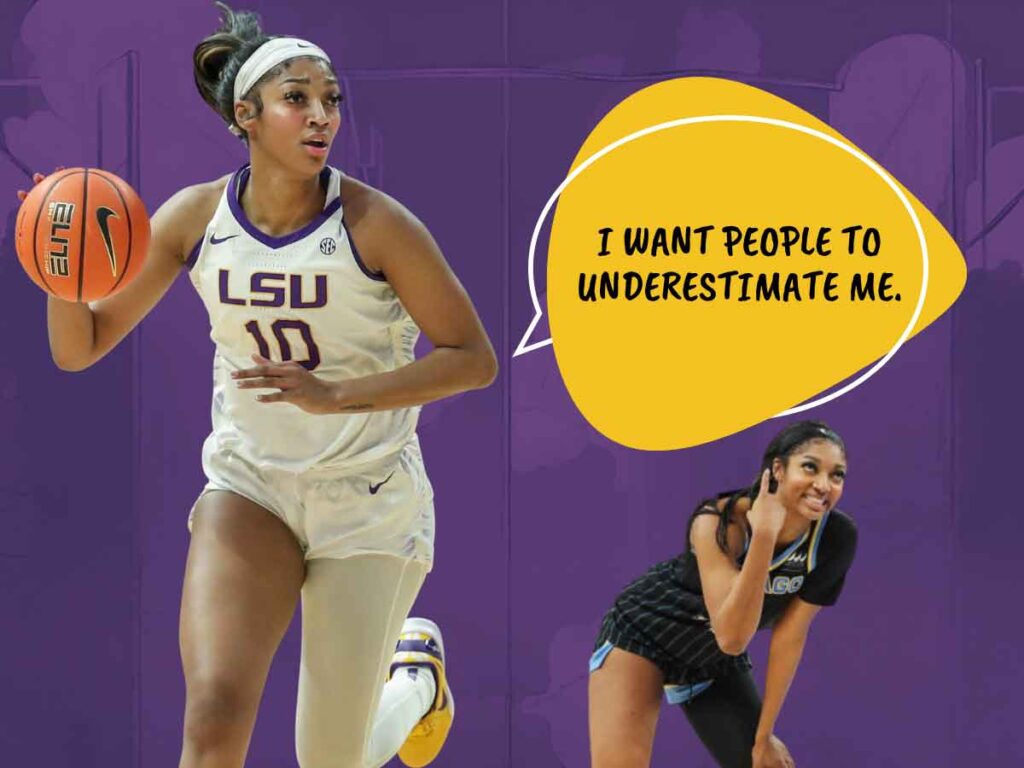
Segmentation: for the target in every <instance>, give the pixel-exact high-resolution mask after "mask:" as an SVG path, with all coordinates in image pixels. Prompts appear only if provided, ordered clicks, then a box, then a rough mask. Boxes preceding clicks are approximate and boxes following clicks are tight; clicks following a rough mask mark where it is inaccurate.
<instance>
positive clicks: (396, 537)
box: [36, 4, 496, 768]
mask: <svg viewBox="0 0 1024 768" xmlns="http://www.w3.org/2000/svg"><path fill="white" fill-rule="evenodd" d="M218 5H219V6H220V8H221V12H222V26H221V28H220V29H219V30H218V31H217V32H216V33H215V34H213V35H211V36H210V37H208V38H206V39H205V40H203V41H202V42H201V43H199V45H198V46H197V47H196V49H195V54H194V65H195V80H196V84H197V86H198V88H199V92H200V93H201V94H202V96H203V98H204V99H205V100H206V101H207V102H208V103H209V104H210V105H211V106H212V107H213V108H214V109H215V110H216V111H217V113H218V114H219V115H220V116H221V117H222V118H223V120H224V121H225V123H226V124H227V126H228V127H229V129H230V130H231V131H232V132H234V133H235V134H236V135H238V136H239V137H240V138H241V140H242V141H244V142H245V143H246V145H247V146H248V149H249V155H250V159H249V163H248V164H247V165H246V166H245V167H243V168H242V169H240V170H239V171H237V172H235V173H233V174H231V175H230V176H226V177H223V178H220V179H218V180H216V181H212V182H209V183H205V184H199V185H196V186H193V187H188V188H186V189H184V190H182V191H180V192H179V193H177V194H176V195H174V196H173V197H172V198H171V199H170V200H168V201H167V202H166V203H165V204H164V205H163V206H161V207H160V209H159V210H158V211H157V212H156V214H155V215H154V217H153V220H152V243H151V247H150V250H149V254H148V258H147V260H146V263H145V267H144V270H143V272H142V273H141V274H140V275H139V277H138V278H137V279H136V280H135V281H134V282H133V283H132V284H130V285H129V286H128V287H126V288H125V289H124V290H123V291H122V292H121V293H119V294H117V295H115V296H113V297H111V298H109V299H105V300H103V301H99V302H96V303H94V304H92V305H85V304H76V303H68V302H64V301H61V300H59V299H56V298H50V299H49V304H48V321H49V334H50V345H51V349H52V353H53V357H54V360H55V361H56V363H57V364H58V365H59V366H60V367H61V368H63V369H65V370H74V371H77V370H82V369H84V368H87V367H89V366H90V365H92V364H93V363H95V362H97V361H98V360H99V359H100V358H102V357H103V356H104V355H106V354H107V353H108V352H109V351H110V350H111V349H113V348H114V346H116V345H117V343H118V342H119V341H120V340H121V339H122V338H124V337H125V336H126V335H127V334H128V333H129V332H130V331H131V330H132V328H134V327H135V325H136V324H137V323H138V322H139V321H140V320H142V318H144V317H145V316H146V314H147V313H148V312H149V311H150V310H151V309H152V308H153V307H154V306H155V305H156V304H157V302H158V301H159V300H160V298H161V297H162V296H163V295H164V293H165V292H166V291H167V289H168V288H169V287H170V285H171V283H172V282H173V281H174V279H175V277H176V276H177V275H178V273H179V272H180V271H181V269H182V267H183V266H187V268H188V269H189V270H190V276H191V280H192V283H193V284H194V286H195V288H196V290H197V291H198V292H199V295H200V296H201V297H202V300H203V302H204V304H205V305H206V308H207V310H208V312H209V316H210V323H211V326H212V338H213V340H214V342H215V345H216V353H215V357H214V365H213V368H214V392H213V430H212V432H211V434H210V436H209V437H208V439H207V440H206V442H205V444H204V446H203V456H202V459H203V468H204V470H205V473H206V476H207V478H208V482H207V484H206V487H205V489H204V490H203V492H202V494H201V496H200V497H199V499H198V501H197V502H196V504H195V506H194V508H193V510H192V513H191V515H190V519H189V524H190V529H191V532H192V537H191V542H190V546H189V554H188V562H187V565H186V569H185V580H184V591H183V594H182V604H181V627H180V642H181V654H182V661H183V664H184V671H185V679H186V689H187V698H186V705H185V718H184V720H185V723H184V739H183V748H182V754H181V762H180V766H181V768H215V767H216V768H228V766H242V765H243V763H244V761H245V756H246V752H247V749H248V745H249V740H250V736H251V733H252V729H253V724H254V721H255V718H256V710H257V706H258V703H259V700H260V696H261V693H262V690H263V686H264V681H265V679H266V675H267V672H268V669H269V666H270V663H271V659H272V657H273V655H274V653H275V650H276V649H277V647H278V644H279V642H280V640H281V638H282V636H283V635H284V633H285V630H286V629H287V627H288V624H289V622H290V620H291V617H292V615H293V612H294V609H295V607H296V604H297V603H298V601H299V597H300V595H301V598H302V612H303V617H302V635H303V636H302V659H301V669H300V677H299V695H298V707H297V714H296V722H297V735H296V740H297V752H298V759H299V763H300V764H301V766H302V767H303V768H364V767H366V766H380V765H383V764H384V763H386V762H387V761H388V760H390V759H391V757H392V756H393V755H394V754H395V753H396V752H398V754H399V756H400V757H401V759H402V760H403V762H405V764H407V765H410V766H421V765H427V764H428V763H430V762H431V761H432V760H433V759H434V757H435V756H436V755H437V753H438V751H439V750H440V749H441V746H442V744H443V743H444V740H445V737H446V736H447V733H448V729H449V727H450V725H451V722H452V717H453V714H454V702H453V699H452V694H451V691H450V689H449V687H448V685H447V683H446V679H445V671H444V650H443V645H442V640H441V635H440V632H439V631H438V629H437V627H436V626H435V625H434V624H433V623H432V622H430V621H427V620H425V619H408V620H406V617H407V615H408V613H409V610H410V608H411V607H412V605H413V601H414V600H415V598H416V595H417V592H418V591H419V589H420V586H421V584H422V583H423V579H424V577H425V575H426V573H427V571H428V570H429V569H430V567H431V561H432V554H433V533H434V521H433V518H434V512H433V492H432V490H431V486H430V482H429V480H428V478H427V475H426V473H425V471H424V466H423V460H422V458H421V456H420V449H419V444H418V442H417V438H416V420H417V415H418V411H419V406H420V405H422V404H423V403H428V402H431V401H433V400H437V399H439V398H443V397H447V396H449V395H453V394H455V393H458V392H462V391H465V390H470V389H474V388H480V387H485V386H487V385H488V384H490V383H491V381H493V379H494V377H495V374H496V361H495V356H494V352H493V350H492V348H491V344H490V342H489V340H488V338H487V335H486V333H485V331H484V329H483V327H482V325H481V323H480V320H479V318H478V317H477V314H476V312H475V310H474V309H473V306H472V304H471V302H470V300H469V298H468V297H467V295H466V293H465V291H464V290H463V288H462V286H461V285H460V284H459V281H458V280H457V279H456V277H455V276H454V275H453V274H452V272H451V271H450V270H449V268H448V266H447V265H446V263H445V261H444V258H443V257H442V255H441V253H440V251H439V250H438V247H437V245H436V244H435V243H434V240H433V239H432V238H431V236H430V234H429V233H428V232H427V230H426V229H425V228H424V226H423V225H422V224H421V223H420V222H419V221H418V220H417V219H416V218H415V217H414V216H413V215H412V214H410V213H409V212H408V211H407V210H406V209H405V208H403V207H402V205H401V204H399V203H398V202H396V201H395V200H393V199H391V198H390V197H388V196H387V195H385V194H383V193H381V192H379V191H377V190H375V189H372V188H370V187H369V186H367V185H365V184H362V183H360V182H359V181H356V180H355V179H352V178H350V177H348V176H345V175H344V174H343V173H341V172H340V171H338V170H336V169H334V168H331V167H329V166H328V165H327V164H326V163H327V155H328V153H329V151H330V148H331V144H332V142H333V140H334V138H335V136H336V134H337V132H338V129H339V122H340V113H339V103H340V102H341V99H342V94H341V92H340V91H339V88H338V79H337V76H336V74H335V71H334V69H333V67H332V65H331V62H330V59H329V58H328V56H327V54H326V53H325V52H324V51H323V50H321V49H320V48H318V47H317V46H316V45H313V44H312V43H309V42H307V41H304V40H298V39H295V38H287V37H278V38H270V37H268V36H267V35H265V34H264V33H263V31H262V30H261V29H260V24H259V19H258V17H257V16H256V15H254V14H252V13H248V12H238V13H235V12H232V11H231V10H230V9H229V8H228V7H227V6H225V5H222V4H218ZM36 178H37V181H38V179H39V178H40V177H38V176H37V177H36ZM421 329H422V331H423V332H424V333H426V335H427V337H428V338H429V339H430V341H431V342H433V345H434V349H433V350H432V351H431V352H430V353H429V354H427V355H425V356H424V357H422V358H421V359H419V360H414V357H413V347H414V344H415V342H416V339H417V336H418V335H419V332H420V330H421ZM403 623H404V626H403ZM396 648H397V650H396ZM386 678H387V679H388V682H387V683H386V684H385V685H383V687H382V683H383V681H384V680H385V679H386Z"/></svg>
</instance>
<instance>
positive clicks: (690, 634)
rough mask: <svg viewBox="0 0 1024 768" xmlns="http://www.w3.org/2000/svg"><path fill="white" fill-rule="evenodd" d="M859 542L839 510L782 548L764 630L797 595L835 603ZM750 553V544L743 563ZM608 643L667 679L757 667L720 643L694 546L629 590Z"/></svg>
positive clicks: (611, 619)
mask: <svg viewBox="0 0 1024 768" xmlns="http://www.w3.org/2000/svg"><path fill="white" fill-rule="evenodd" d="M747 542H748V543H749V537H748V539H747ZM856 546H857V528H856V526H855V525H854V522H853V520H851V519H850V517H849V516H848V515H846V514H845V513H843V512H841V511H839V510H838V509H836V510H830V511H829V512H827V513H826V514H825V515H824V516H823V517H822V518H821V520H819V521H816V522H815V523H813V524H812V525H811V527H810V528H809V529H808V530H807V532H806V533H805V534H804V535H803V536H801V537H800V538H799V539H797V540H796V541H794V542H790V543H789V544H787V545H785V546H783V547H781V548H779V549H777V550H776V553H775V555H774V557H773V558H772V565H771V568H770V570H769V573H768V577H767V579H766V582H765V586H764V589H765V598H764V606H763V608H762V611H761V619H760V621H759V623H758V628H759V629H762V628H764V627H769V626H771V625H772V624H774V623H775V621H776V620H777V619H778V618H779V616H781V615H782V613H783V611H784V610H785V609H786V606H787V605H788V604H789V603H790V602H791V601H792V600H793V598H794V597H798V596H799V597H800V599H801V600H804V601H805V602H808V603H812V604H814V605H822V606H824V605H832V604H834V603H835V602H836V600H837V599H838V597H839V594H840V592H841V591H842V589H843V584H844V581H845V578H846V572H847V570H848V569H849V567H850V564H851V563H852V562H853V556H854V552H855V551H856ZM745 555H746V546H744V551H743V554H742V555H741V556H740V558H739V559H740V563H741V564H742V561H743V559H744V557H745ZM605 641H609V642H611V643H612V645H614V646H616V647H618V648H622V649H623V650H627V651H630V652H632V653H636V654H638V655H640V656H643V657H645V658H647V659H650V660H651V661H653V662H654V663H655V664H656V665H657V666H658V667H659V668H660V669H661V670H662V672H663V674H664V675H665V682H666V683H673V684H675V683H680V684H688V683H694V682H701V681H703V680H708V679H712V678H714V677H716V676H717V675H718V674H720V673H721V672H722V671H724V670H725V669H727V668H731V667H737V666H739V667H744V666H745V667H749V666H750V661H749V659H748V658H747V656H746V654H740V655H739V656H730V655H728V654H725V653H723V652H722V650H721V649H720V648H719V647H718V643H717V642H716V640H715V636H714V633H713V632H712V631H711V620H710V619H709V618H708V613H707V606H706V605H705V604H704V596H703V591H702V589H701V584H700V573H699V572H698V570H697V558H696V556H695V555H694V554H693V552H692V551H691V550H687V551H686V552H684V553H683V554H681V555H679V556H678V557H674V558H672V559H671V560H666V561H665V562H662V563H658V564H657V565H655V566H654V567H652V568H651V569H650V570H649V571H648V572H647V573H645V574H644V575H643V576H641V577H640V578H639V579H637V580H636V581H634V582H633V583H632V584H630V585H629V586H627V587H626V588H625V590H623V591H622V593H621V594H620V595H619V597H618V598H617V599H616V601H615V604H614V606H613V607H612V610H611V611H609V612H608V614H607V615H606V616H605V620H604V624H603V625H602V628H601V632H600V634H599V636H598V642H597V645H598V646H600V645H601V644H603V643H604V642H605Z"/></svg>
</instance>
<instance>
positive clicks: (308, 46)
mask: <svg viewBox="0 0 1024 768" xmlns="http://www.w3.org/2000/svg"><path fill="white" fill-rule="evenodd" d="M295 47H296V48H312V47H313V46H312V45H306V44H305V43H296V44H295Z"/></svg>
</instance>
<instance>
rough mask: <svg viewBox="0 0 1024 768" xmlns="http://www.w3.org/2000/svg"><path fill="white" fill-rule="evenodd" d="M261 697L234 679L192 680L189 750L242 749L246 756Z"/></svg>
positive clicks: (187, 716)
mask: <svg viewBox="0 0 1024 768" xmlns="http://www.w3.org/2000/svg"><path fill="white" fill-rule="evenodd" d="M258 697H259V694H258V692H256V693H255V694H254V693H253V692H250V691H247V690H245V688H244V687H243V686H241V685H239V684H237V683H235V682H232V681H227V680H217V679H212V680H203V681H198V682H192V681H190V682H189V684H188V695H187V696H186V699H185V729H184V742H185V750H186V752H190V753H191V754H193V755H206V754H211V753H218V752H225V751H226V752H230V753H238V752H239V751H241V755H240V758H241V759H244V752H245V748H246V747H247V745H248V743H249V737H250V735H251V733H252V727H253V722H254V720H255V717H256V708H257V706H258V704H259V701H258ZM241 764H242V763H241V761H239V763H238V765H239V766H241Z"/></svg>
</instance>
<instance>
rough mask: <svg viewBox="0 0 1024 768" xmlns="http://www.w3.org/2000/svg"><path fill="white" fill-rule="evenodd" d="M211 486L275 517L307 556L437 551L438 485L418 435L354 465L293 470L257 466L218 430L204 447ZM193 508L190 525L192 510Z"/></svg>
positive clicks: (424, 558) (421, 557)
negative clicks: (226, 444) (219, 438)
mask: <svg viewBox="0 0 1024 768" xmlns="http://www.w3.org/2000/svg"><path fill="white" fill-rule="evenodd" d="M203 470H204V471H205V472H206V477H207V483H206V486H205V487H204V488H203V491H202V493H200V495H199V498H202V497H203V495H205V494H207V493H209V492H210V491H231V492H233V493H237V494H238V495H239V496H244V497H245V498H247V499H249V500H250V501H252V502H255V503H256V504H259V505H260V506H261V507H263V508H265V509H266V510H268V511H269V512H271V513H272V514H274V515H276V516H277V517H278V518H280V519H281V520H282V521H284V523H285V525H287V526H288V527H289V528H290V529H291V530H292V532H293V533H294V534H295V538H296V539H298V541H299V544H300V545H301V546H302V549H303V551H304V552H305V556H306V559H307V560H312V559H315V558H321V557H327V558H343V557H349V556H350V555H357V554H370V553H372V554H386V555H397V556H399V557H404V558H409V559H413V560H417V561H419V562H423V563H425V564H426V565H427V566H428V568H429V566H430V565H431V563H432V561H433V554H434V491H433V488H432V487H431V485H430V480H429V479H428V478H427V473H426V469H425V468H424V466H423V456H422V454H421V453H420V447H419V441H418V440H416V439H415V438H413V439H412V440H411V441H409V442H408V443H406V445H405V446H404V447H403V448H402V449H400V450H399V451H397V452H396V453H393V454H391V455H390V456H387V457H384V458H382V459H379V460H376V461H373V462H369V463H366V464H360V465H357V466H354V467H342V468H340V469H339V468H313V469H307V470H305V471H302V472H291V471H287V470H282V469H279V468H277V467H273V466H267V465H263V466H256V465H255V464H253V463H251V462H250V461H247V460H246V459H244V458H242V457H241V456H239V455H238V454H236V453H234V452H232V451H231V450H229V449H225V448H221V447H219V446H218V445H217V444H216V442H215V441H214V439H213V437H212V436H211V437H210V438H208V439H207V440H206V443H205V444H204V445H203ZM194 514H195V507H194V506H193V508H192V512H191V513H190V514H189V520H188V524H189V530H191V528H192V516H193V515H194Z"/></svg>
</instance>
